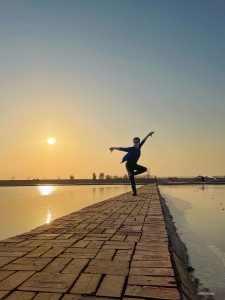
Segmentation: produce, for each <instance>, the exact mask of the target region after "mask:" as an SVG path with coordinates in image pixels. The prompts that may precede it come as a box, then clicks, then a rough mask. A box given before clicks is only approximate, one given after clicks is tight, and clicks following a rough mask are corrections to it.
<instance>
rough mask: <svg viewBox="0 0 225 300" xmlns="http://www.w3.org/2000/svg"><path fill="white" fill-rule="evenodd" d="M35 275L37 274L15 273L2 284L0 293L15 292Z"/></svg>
mask: <svg viewBox="0 0 225 300" xmlns="http://www.w3.org/2000/svg"><path fill="white" fill-rule="evenodd" d="M34 273H35V272H32V271H18V272H16V273H13V274H12V275H11V276H9V277H7V278H6V279H4V280H3V281H1V282H0V291H10V290H14V289H15V288H17V287H18V286H19V285H20V284H21V283H23V282H24V281H25V280H27V279H28V278H29V277H31V276H32V275H33V274H34Z"/></svg>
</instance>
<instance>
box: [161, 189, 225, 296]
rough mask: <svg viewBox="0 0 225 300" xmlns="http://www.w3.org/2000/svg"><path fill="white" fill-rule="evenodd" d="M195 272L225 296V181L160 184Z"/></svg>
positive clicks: (220, 294) (195, 274)
mask: <svg viewBox="0 0 225 300" xmlns="http://www.w3.org/2000/svg"><path fill="white" fill-rule="evenodd" d="M159 189H160V193H161V195H162V196H163V197H164V198H165V200H166V203H167V205H168V207H169V210H170V213H171V215H172V216H173V221H174V222H175V226H176V228H177V232H178V234H179V236H180V238H181V240H182V241H183V242H184V243H185V245H186V247H187V249H188V254H189V260H190V265H191V266H192V267H193V268H194V269H195V271H194V273H193V275H194V277H196V278H199V279H200V282H201V283H202V284H203V285H204V286H205V287H207V288H209V289H210V292H211V293H215V295H214V296H213V297H214V299H216V300H224V299H225V185H188V186H186V185H180V186H179V185H174V186H159Z"/></svg>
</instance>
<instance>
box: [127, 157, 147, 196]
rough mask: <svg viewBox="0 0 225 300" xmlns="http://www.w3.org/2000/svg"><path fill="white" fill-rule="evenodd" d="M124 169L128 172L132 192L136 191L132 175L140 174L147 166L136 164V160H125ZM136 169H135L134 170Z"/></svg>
mask: <svg viewBox="0 0 225 300" xmlns="http://www.w3.org/2000/svg"><path fill="white" fill-rule="evenodd" d="M126 169H127V172H128V176H129V179H130V182H131V186H132V190H133V192H134V193H136V185H135V181H134V176H135V175H139V174H142V173H144V172H146V171H147V168H145V167H143V166H140V165H138V164H137V163H136V162H129V161H127V162H126ZM135 170H136V171H135Z"/></svg>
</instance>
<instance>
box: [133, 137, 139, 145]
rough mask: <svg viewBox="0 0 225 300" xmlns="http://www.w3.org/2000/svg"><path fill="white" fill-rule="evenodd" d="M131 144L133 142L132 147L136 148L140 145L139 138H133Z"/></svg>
mask: <svg viewBox="0 0 225 300" xmlns="http://www.w3.org/2000/svg"><path fill="white" fill-rule="evenodd" d="M133 142H134V147H135V148H138V147H139V144H140V138H139V137H135V138H133Z"/></svg>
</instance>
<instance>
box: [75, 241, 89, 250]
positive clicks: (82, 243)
mask: <svg viewBox="0 0 225 300" xmlns="http://www.w3.org/2000/svg"><path fill="white" fill-rule="evenodd" d="M88 244H90V241H82V240H81V241H78V242H76V243H75V244H74V245H73V246H72V247H76V248H85V247H86V246H87V245H88Z"/></svg>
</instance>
